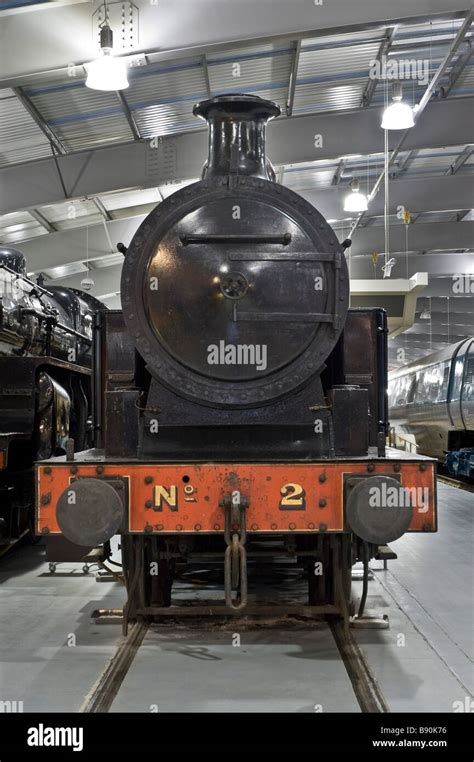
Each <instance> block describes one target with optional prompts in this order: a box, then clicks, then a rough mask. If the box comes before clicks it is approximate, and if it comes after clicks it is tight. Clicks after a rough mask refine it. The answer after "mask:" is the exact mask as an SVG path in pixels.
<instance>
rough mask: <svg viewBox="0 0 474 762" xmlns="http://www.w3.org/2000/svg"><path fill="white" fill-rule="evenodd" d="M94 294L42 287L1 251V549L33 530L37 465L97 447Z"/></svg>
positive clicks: (10, 253) (19, 258)
mask: <svg viewBox="0 0 474 762" xmlns="http://www.w3.org/2000/svg"><path fill="white" fill-rule="evenodd" d="M99 307H100V308H103V305H102V304H101V302H99V301H98V300H97V299H95V298H94V297H93V296H90V295H89V294H85V293H82V292H80V291H75V290H73V289H67V288H62V287H58V286H51V287H49V288H48V289H46V288H43V286H42V285H41V283H34V282H32V281H31V280H30V279H29V278H28V277H27V273H26V265H25V258H24V256H23V254H22V253H21V252H19V251H17V250H15V249H10V248H0V548H2V546H3V549H4V550H5V549H6V548H7V547H8V546H9V545H10V544H11V543H13V542H14V541H15V540H17V539H19V538H20V537H21V536H22V535H23V534H25V533H27V532H29V531H30V532H32V536H33V537H34V536H35V532H34V470H33V464H34V462H35V461H37V460H43V459H45V458H49V457H51V456H53V455H58V454H60V453H62V452H65V447H66V441H67V439H68V438H69V437H71V436H73V437H74V438H75V440H76V441H77V442H78V444H79V445H80V446H81V447H86V446H88V445H90V444H92V438H91V435H92V430H91V426H92V419H91V356H92V354H91V353H92V331H93V316H94V314H95V313H96V311H97V309H98V308H99Z"/></svg>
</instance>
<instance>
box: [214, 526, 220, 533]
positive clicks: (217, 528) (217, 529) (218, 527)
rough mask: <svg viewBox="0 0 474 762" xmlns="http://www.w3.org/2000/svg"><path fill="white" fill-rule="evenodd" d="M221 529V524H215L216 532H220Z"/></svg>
mask: <svg viewBox="0 0 474 762" xmlns="http://www.w3.org/2000/svg"><path fill="white" fill-rule="evenodd" d="M220 528H221V525H220V524H214V529H215V530H216V532H218V531H219V529H220Z"/></svg>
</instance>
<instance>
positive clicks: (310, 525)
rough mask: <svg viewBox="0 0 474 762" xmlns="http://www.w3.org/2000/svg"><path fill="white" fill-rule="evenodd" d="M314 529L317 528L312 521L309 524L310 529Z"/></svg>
mask: <svg viewBox="0 0 474 762" xmlns="http://www.w3.org/2000/svg"><path fill="white" fill-rule="evenodd" d="M314 528H315V527H314V524H313V522H312V521H310V523H309V524H308V529H314Z"/></svg>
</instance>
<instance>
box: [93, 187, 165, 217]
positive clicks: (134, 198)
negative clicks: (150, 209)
mask: <svg viewBox="0 0 474 762" xmlns="http://www.w3.org/2000/svg"><path fill="white" fill-rule="evenodd" d="M99 198H100V200H101V201H102V203H103V205H104V206H105V208H106V209H107V211H108V212H110V211H113V210H116V209H124V208H129V207H133V206H139V205H141V204H151V203H155V204H158V203H159V201H161V198H160V194H159V193H158V191H157V189H156V188H146V189H144V190H129V191H124V192H123V193H104V194H101V195H100V196H99Z"/></svg>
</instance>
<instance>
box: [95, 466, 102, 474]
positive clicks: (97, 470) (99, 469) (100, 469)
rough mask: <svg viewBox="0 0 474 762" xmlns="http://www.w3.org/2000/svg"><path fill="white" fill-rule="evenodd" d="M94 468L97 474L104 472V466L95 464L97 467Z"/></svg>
mask: <svg viewBox="0 0 474 762" xmlns="http://www.w3.org/2000/svg"><path fill="white" fill-rule="evenodd" d="M95 470H96V472H97V473H98V474H103V473H104V466H97V468H96V469H95Z"/></svg>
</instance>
